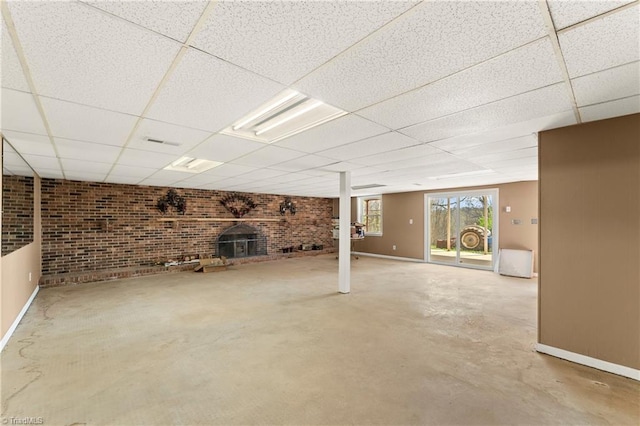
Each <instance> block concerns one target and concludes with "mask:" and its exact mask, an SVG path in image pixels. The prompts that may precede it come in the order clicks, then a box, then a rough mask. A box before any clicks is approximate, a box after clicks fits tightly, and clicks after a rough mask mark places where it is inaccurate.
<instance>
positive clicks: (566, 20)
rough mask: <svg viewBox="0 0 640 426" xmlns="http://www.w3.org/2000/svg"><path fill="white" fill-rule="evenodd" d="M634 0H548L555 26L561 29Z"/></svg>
mask: <svg viewBox="0 0 640 426" xmlns="http://www.w3.org/2000/svg"><path fill="white" fill-rule="evenodd" d="M632 1H633V0H600V1H594V0H589V1H580V0H572V1H566V0H547V4H548V5H549V11H550V12H551V17H552V18H553V24H554V26H555V27H556V29H558V30H560V29H562V28H566V27H569V26H571V25H574V24H577V23H578V22H582V21H585V20H587V19H590V18H593V17H594V16H598V15H600V14H603V13H605V12H608V11H610V10H613V9H615V8H618V7H620V6H623V5H625V4H627V3H631V2H632Z"/></svg>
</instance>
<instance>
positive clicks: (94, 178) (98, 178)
mask: <svg viewBox="0 0 640 426" xmlns="http://www.w3.org/2000/svg"><path fill="white" fill-rule="evenodd" d="M64 176H65V178H66V179H68V180H80V181H84V182H102V181H103V180H104V178H105V177H106V176H107V174H106V173H96V172H68V171H66V170H65V172H64Z"/></svg>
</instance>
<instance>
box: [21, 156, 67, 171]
mask: <svg viewBox="0 0 640 426" xmlns="http://www.w3.org/2000/svg"><path fill="white" fill-rule="evenodd" d="M22 157H23V158H24V159H25V161H26V162H27V163H29V165H30V166H31V167H32V168H33V169H34V170H35V171H36V172H37V171H38V169H51V170H60V164H59V163H58V159H57V158H56V157H47V156H44V155H33V154H24V155H23V156H22Z"/></svg>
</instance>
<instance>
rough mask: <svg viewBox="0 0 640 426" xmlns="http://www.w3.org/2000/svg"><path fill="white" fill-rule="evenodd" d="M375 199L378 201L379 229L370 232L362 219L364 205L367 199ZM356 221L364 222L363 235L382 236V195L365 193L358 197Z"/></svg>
mask: <svg viewBox="0 0 640 426" xmlns="http://www.w3.org/2000/svg"><path fill="white" fill-rule="evenodd" d="M371 200H376V201H378V202H379V203H380V231H379V232H371V231H369V230H368V229H367V223H366V222H365V220H364V206H365V204H366V203H367V202H368V201H371ZM357 217H358V222H360V223H364V225H365V227H364V229H365V237H381V236H382V231H383V229H382V224H383V203H382V195H381V194H380V195H366V196H360V197H358V215H357Z"/></svg>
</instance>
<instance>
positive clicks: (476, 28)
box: [295, 1, 547, 111]
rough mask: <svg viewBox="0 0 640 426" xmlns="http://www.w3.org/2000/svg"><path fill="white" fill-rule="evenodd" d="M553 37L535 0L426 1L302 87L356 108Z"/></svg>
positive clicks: (324, 69) (318, 70) (348, 109)
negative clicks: (492, 0)
mask: <svg viewBox="0 0 640 426" xmlns="http://www.w3.org/2000/svg"><path fill="white" fill-rule="evenodd" d="M546 34H547V32H546V29H545V26H544V23H543V21H542V17H541V14H540V10H539V8H538V4H537V2H535V1H518V2H468V1H455V2H448V1H446V2H445V1H435V2H434V1H430V2H424V3H422V4H421V5H419V6H417V7H415V8H413V9H412V10H411V11H409V12H408V13H407V14H405V15H404V16H402V17H401V18H400V19H398V20H397V21H395V22H394V23H393V24H391V25H388V26H386V27H385V28H383V29H382V30H381V31H379V32H377V33H375V34H373V35H372V36H370V37H368V38H367V39H365V40H363V41H362V42H361V43H359V44H357V45H355V46H353V47H352V48H351V49H349V50H348V51H346V52H344V53H343V54H341V55H340V56H338V57H336V58H334V59H333V60H332V61H330V62H328V63H326V64H325V65H323V66H322V67H320V68H318V69H317V70H316V71H314V72H313V73H311V74H309V75H308V76H306V77H305V78H304V79H302V80H301V81H299V82H298V83H296V84H295V86H296V87H298V88H299V89H300V90H301V91H303V92H306V93H310V94H311V95H314V96H316V97H318V98H320V99H322V100H323V101H326V102H328V103H330V104H333V105H336V106H338V107H340V108H342V109H345V110H347V111H354V110H358V109H361V108H363V107H366V106H369V105H371V104H373V103H375V102H380V101H382V100H384V99H387V98H390V97H392V96H396V95H399V94H400V93H403V92H406V91H407V90H411V89H414V88H416V87H419V86H422V85H424V84H426V83H429V82H432V81H435V80H438V79H440V78H443V77H446V76H447V75H450V74H453V73H454V72H457V71H461V70H463V69H465V68H467V67H470V66H472V65H475V64H477V63H479V62H482V61H485V60H487V59H490V58H492V57H494V56H497V55H499V54H501V53H505V52H507V51H509V50H511V49H514V48H516V47H518V46H521V45H523V44H525V43H528V42H530V41H533V40H536V39H538V38H541V37H544V36H545V35H546Z"/></svg>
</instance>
